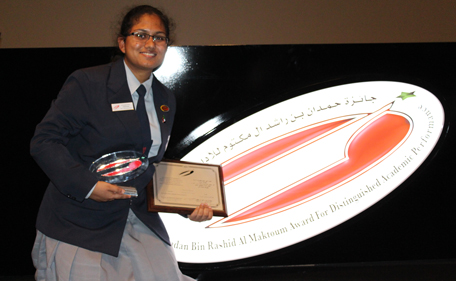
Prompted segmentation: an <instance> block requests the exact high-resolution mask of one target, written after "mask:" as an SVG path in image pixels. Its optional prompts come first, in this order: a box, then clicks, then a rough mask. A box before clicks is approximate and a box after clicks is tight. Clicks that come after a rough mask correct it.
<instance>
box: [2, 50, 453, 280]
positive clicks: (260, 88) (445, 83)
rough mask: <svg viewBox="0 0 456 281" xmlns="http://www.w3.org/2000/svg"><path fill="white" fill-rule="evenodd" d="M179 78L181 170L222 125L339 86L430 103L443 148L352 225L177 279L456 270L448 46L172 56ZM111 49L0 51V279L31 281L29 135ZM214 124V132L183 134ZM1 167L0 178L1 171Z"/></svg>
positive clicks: (33, 177) (34, 195)
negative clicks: (178, 63)
mask: <svg viewBox="0 0 456 281" xmlns="http://www.w3.org/2000/svg"><path fill="white" fill-rule="evenodd" d="M176 48H180V49H182V51H183V52H184V53H186V54H187V59H188V63H187V67H186V71H185V72H184V73H183V74H182V75H181V76H180V78H179V79H178V80H173V81H172V82H171V83H168V86H169V87H170V88H172V89H173V91H174V92H175V94H176V97H177V102H178V111H177V116H176V123H175V127H174V129H173V134H172V137H171V141H170V144H169V146H168V152H167V154H166V157H168V158H177V159H179V158H180V157H182V156H183V155H185V153H187V152H188V151H190V150H191V149H192V148H193V147H195V146H196V145H198V144H199V143H201V142H202V141H204V140H205V139H207V138H208V137H209V136H211V135H212V134H214V133H216V132H218V131H219V130H221V129H223V128H225V127H227V126H228V125H230V124H232V123H234V122H236V121H238V120H240V119H242V118H243V117H246V116H247V115H249V114H251V113H254V112H256V111H258V110H261V109H263V108H265V107H267V106H269V105H272V104H275V103H277V102H279V101H283V100H285V99H288V98H291V97H294V96H298V95H301V94H303V93H306V92H310V91H313V90H317V89H321V88H323V87H327V86H332V85H338V84H343V83H349V82H359V81H369V80H390V81H401V82H407V83H412V84H415V85H418V86H421V87H423V88H425V89H428V90H429V91H431V92H432V93H434V94H435V95H436V96H437V97H438V98H439V99H440V101H441V103H442V104H443V106H444V108H445V118H446V119H445V127H444V132H443V133H442V136H441V139H440V141H439V143H438V144H437V146H436V148H435V149H434V151H433V152H432V153H431V155H430V156H429V158H428V159H427V160H426V161H425V163H424V164H423V165H422V166H421V168H420V169H418V170H417V171H416V172H415V173H414V174H413V175H412V176H411V177H410V178H409V179H408V180H407V181H405V182H404V183H403V184H402V185H401V186H400V187H398V188H397V189H396V190H395V191H393V192H392V193H391V194H390V195H388V196H387V197H385V198H384V199H383V200H381V201H380V202H379V203H377V204H376V205H374V206H373V207H371V208H369V209H368V210H366V211H365V212H363V213H362V214H360V215H358V216H356V217H354V218H353V219H351V220H349V221H347V222H345V223H343V224H342V225H340V226H338V227H335V228H334V229H332V230H330V231H328V232H326V233H323V234H321V235H319V236H317V237H314V238H311V239H309V240H307V241H304V242H302V243H300V244H298V245H295V246H292V247H289V248H287V249H283V250H280V251H277V252H275V253H271V254H267V255H263V256H261V257H256V258H250V259H247V260H242V261H236V262H230V263H221V264H206V265H191V264H182V268H183V270H184V271H187V272H199V271H207V270H214V269H224V268H229V267H234V266H264V265H290V264H295V265H302V264H328V263H362V262H377V261H417V260H456V241H455V239H454V237H456V227H455V224H456V222H455V221H456V220H455V218H456V216H455V210H454V203H455V202H456V176H455V164H454V163H455V160H454V159H455V157H456V149H455V145H456V133H455V131H454V130H453V127H452V124H453V123H454V122H455V121H456V117H455V114H454V110H455V109H456V54H455V53H456V52H455V51H456V43H404V44H334V45H261V46H190V47H176ZM113 54H114V49H113V48H52V49H51V48H45V49H0V93H1V97H2V104H3V106H2V110H1V112H2V113H1V116H2V155H3V157H4V160H3V161H4V164H3V165H2V167H3V168H2V171H3V172H2V178H3V185H4V187H3V191H4V193H3V200H2V203H3V204H1V206H2V207H1V208H2V210H1V211H2V218H3V227H2V237H1V241H2V242H1V243H2V254H1V255H0V259H1V260H0V266H1V268H0V272H1V273H0V275H3V276H5V275H32V274H33V273H34V269H33V266H32V263H31V258H30V252H31V248H32V245H33V241H34V237H35V227H34V224H35V218H36V214H37V210H38V207H39V204H40V201H41V197H42V195H43V193H44V190H45V188H46V186H47V183H48V179H47V178H46V176H45V175H44V173H43V172H42V171H41V170H40V168H39V167H38V166H37V165H36V164H35V162H34V161H33V159H32V158H31V157H30V155H29V142H30V139H31V137H32V136H33V132H34V128H35V126H36V124H37V123H39V122H40V120H41V119H42V118H43V116H44V115H45V113H46V112H47V110H48V108H49V106H50V103H51V100H52V99H54V98H55V97H56V95H57V93H58V91H59V90H60V87H61V86H62V84H63V83H64V81H65V79H66V77H68V75H69V74H70V73H71V72H73V71H74V70H76V69H78V68H83V67H89V66H93V65H98V64H103V63H107V62H109V61H110V60H111V58H112V56H113ZM216 116H219V117H221V118H222V120H224V122H222V124H220V125H219V126H218V127H216V128H214V129H213V130H211V131H209V132H207V133H206V134H203V135H201V136H198V137H197V138H196V139H191V140H190V141H189V140H188V138H186V137H188V135H189V134H190V132H191V131H192V130H194V129H195V128H197V127H198V126H199V125H201V124H203V123H204V122H205V121H207V120H209V119H212V118H214V117H216ZM5 167H6V169H5Z"/></svg>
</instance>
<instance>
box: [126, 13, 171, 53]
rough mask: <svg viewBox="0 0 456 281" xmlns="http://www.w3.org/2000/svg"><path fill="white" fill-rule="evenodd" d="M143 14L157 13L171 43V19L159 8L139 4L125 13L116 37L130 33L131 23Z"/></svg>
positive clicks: (133, 23) (136, 21)
mask: <svg viewBox="0 0 456 281" xmlns="http://www.w3.org/2000/svg"><path fill="white" fill-rule="evenodd" d="M144 14H148V15H157V16H158V17H159V18H160V20H161V21H162V23H163V25H164V26H165V31H166V36H167V37H168V38H169V43H168V44H169V45H171V43H172V39H171V34H170V33H171V30H172V29H173V28H174V23H173V21H172V20H171V19H170V18H168V17H167V16H166V15H165V14H163V13H162V11H160V10H159V9H157V8H155V7H152V6H149V5H141V6H137V7H134V8H133V9H131V10H130V11H128V13H126V14H125V16H124V18H123V20H122V23H121V25H120V33H119V34H118V37H126V36H128V35H129V34H130V32H131V28H132V27H133V25H135V24H136V23H138V21H139V18H141V16H143V15H144Z"/></svg>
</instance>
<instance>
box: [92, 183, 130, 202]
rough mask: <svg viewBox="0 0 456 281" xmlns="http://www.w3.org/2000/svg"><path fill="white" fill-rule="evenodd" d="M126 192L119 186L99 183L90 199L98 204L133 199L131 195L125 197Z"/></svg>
mask: <svg viewBox="0 0 456 281" xmlns="http://www.w3.org/2000/svg"><path fill="white" fill-rule="evenodd" d="M124 192H125V190H123V189H122V188H120V187H119V186H117V185H114V184H110V183H107V182H104V181H99V182H97V184H96V185H95V188H94V190H93V192H92V194H90V197H89V198H90V199H92V200H95V201H97V202H107V201H113V200H116V199H128V198H131V195H125V194H124Z"/></svg>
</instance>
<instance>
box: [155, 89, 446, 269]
mask: <svg viewBox="0 0 456 281" xmlns="http://www.w3.org/2000/svg"><path fill="white" fill-rule="evenodd" d="M443 124H444V111H443V108H442V105H441V104H440V102H439V100H438V99H437V98H436V97H435V96H434V95H433V94H432V93H430V92H429V91H427V90H425V89H423V88H420V87H418V86H415V85H411V84H406V83H399V82H384V81H375V82H362V83H354V84H346V85H341V86H336V87H331V88H327V89H323V90H319V91H315V92H312V93H307V94H304V95H302V96H298V97H295V98H292V99H290V100H287V101H284V102H281V103H278V104H276V105H274V106H271V107H268V108H266V109H264V110H262V111H260V112H257V113H255V114H253V115H250V116H248V117H247V118H245V119H243V120H241V121H239V122H237V123H235V124H233V125H231V126H230V127H228V128H226V129H224V130H223V131H221V132H219V133H217V134H216V135H214V136H213V137H211V138H210V139H208V140H207V141H205V142H204V143H202V144H201V145H199V146H198V147H196V148H195V149H193V150H192V151H191V152H190V153H188V154H187V155H186V156H185V157H184V158H183V159H182V160H185V161H193V162H203V163H211V164H221V165H222V167H223V173H224V180H225V192H226V200H227V209H228V213H229V216H228V217H227V218H223V219H221V218H214V219H213V220H212V221H209V222H205V223H193V222H190V221H188V220H186V219H183V218H181V217H179V216H176V215H169V214H162V218H163V220H164V222H165V224H166V227H167V229H168V231H169V232H170V236H171V239H172V243H173V247H174V249H175V252H176V256H177V259H178V260H179V261H181V262H187V263H214V262H225V261H233V260H237V259H243V258H247V257H252V256H256V255H260V254H264V253H268V252H271V251H274V250H278V249H281V248H284V247H287V246H290V245H293V244H296V243H298V242H301V241H303V240H306V239H308V238H310V237H313V236H315V235H318V234H320V233H322V232H324V231H327V230H329V229H331V228H333V227H335V226H337V225H339V224H341V223H342V222H344V221H346V220H348V219H350V218H352V217H354V216H356V215H357V214H359V213H361V212H362V211H364V210H366V209H367V208H369V207H370V206H372V205H373V204H375V203H376V202H378V201H379V200H380V199H382V198H383V197H385V196H386V195H387V194H388V193H390V192H391V191H393V190H394V189H395V188H396V187H398V186H399V185H400V184H401V183H402V182H404V181H405V180H406V179H407V178H408V177H409V176H410V175H411V174H412V173H413V172H414V171H415V170H416V169H417V168H418V167H419V166H420V165H421V164H422V163H423V161H424V160H425V159H426V158H427V156H428V155H429V154H430V152H431V151H432V149H433V148H434V146H435V144H436V143H437V141H438V139H439V137H440V134H441V132H442V129H443ZM184 230H185V231H184Z"/></svg>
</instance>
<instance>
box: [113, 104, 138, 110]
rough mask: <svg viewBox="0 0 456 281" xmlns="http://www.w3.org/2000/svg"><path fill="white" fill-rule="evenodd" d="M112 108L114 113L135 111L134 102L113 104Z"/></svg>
mask: <svg viewBox="0 0 456 281" xmlns="http://www.w3.org/2000/svg"><path fill="white" fill-rule="evenodd" d="M111 108H112V111H113V112H116V111H125V110H135V109H134V107H133V103H132V102H123V103H112V104H111Z"/></svg>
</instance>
